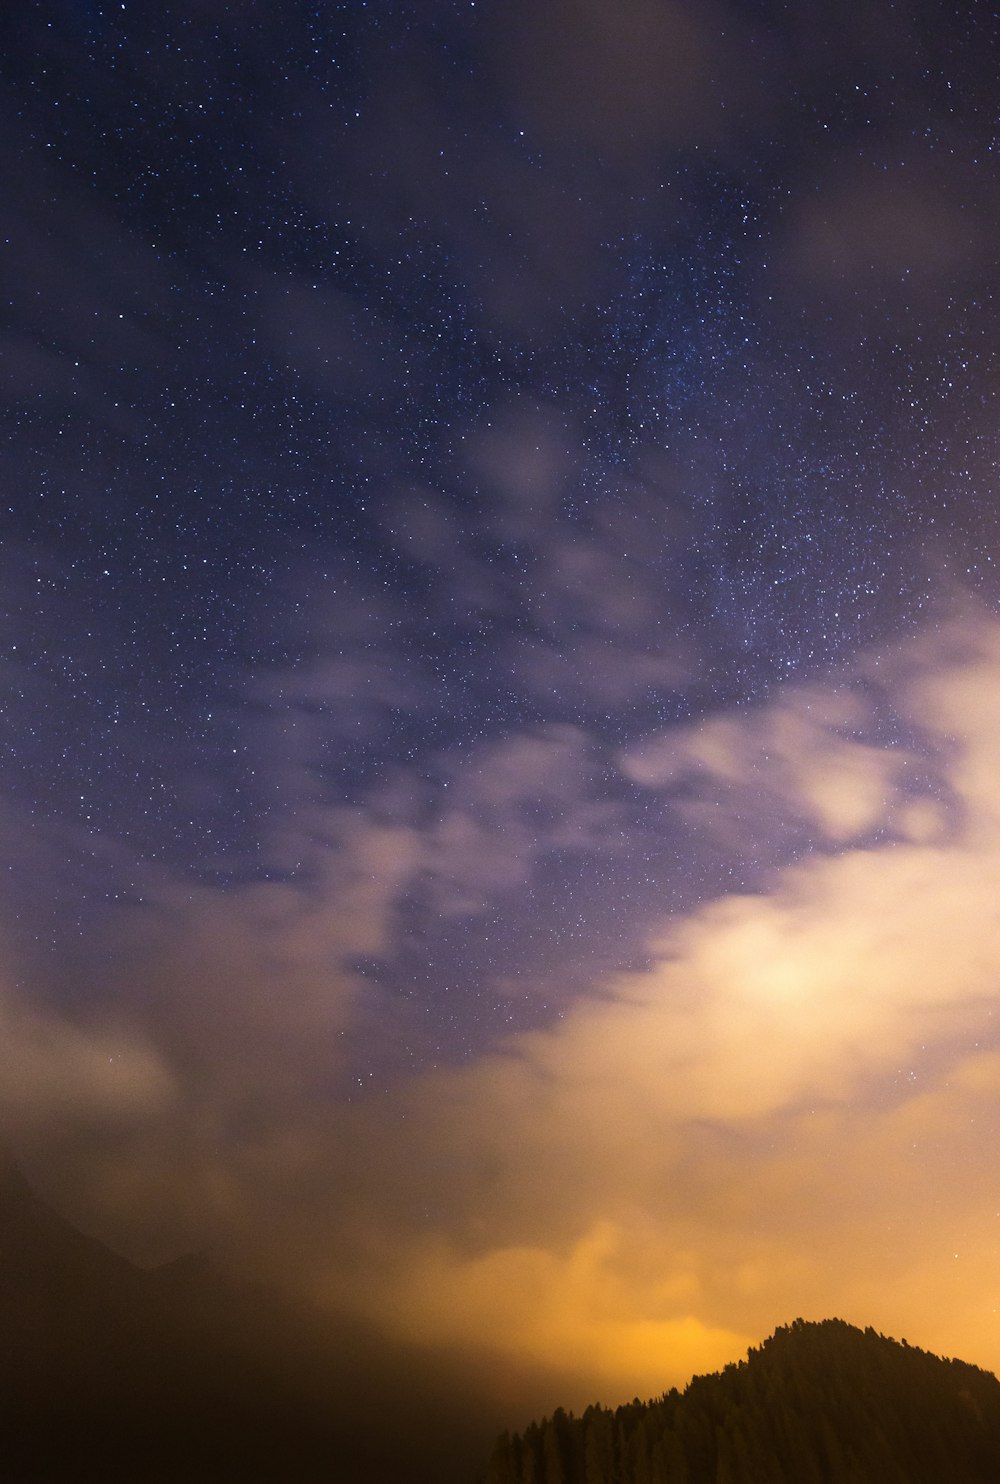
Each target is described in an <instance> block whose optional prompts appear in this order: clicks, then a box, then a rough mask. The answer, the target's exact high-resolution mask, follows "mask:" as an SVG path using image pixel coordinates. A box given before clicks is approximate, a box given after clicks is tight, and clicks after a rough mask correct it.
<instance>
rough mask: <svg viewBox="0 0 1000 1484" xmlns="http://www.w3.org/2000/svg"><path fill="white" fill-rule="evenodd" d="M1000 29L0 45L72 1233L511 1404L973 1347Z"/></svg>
mask: <svg viewBox="0 0 1000 1484" xmlns="http://www.w3.org/2000/svg"><path fill="white" fill-rule="evenodd" d="M998 39H1000V38H998V34H997V21H996V17H995V14H994V13H993V9H992V7H991V6H988V5H984V4H978V3H973V4H970V5H967V6H964V7H961V11H960V13H959V14H956V12H955V11H954V9H953V8H950V7H944V6H941V5H938V4H936V3H932V0H899V3H893V0H867V3H865V4H864V5H862V6H854V7H848V8H847V9H846V10H842V11H839V12H837V13H834V12H833V11H830V13H829V14H828V13H827V8H824V7H817V6H815V5H813V4H810V3H806V0H791V3H777V0H774V3H770V0H745V3H736V0H729V3H723V0H718V3H716V0H697V3H696V0H614V3H611V0H367V3H366V0H340V3H338V0H329V3H311V4H308V3H305V0H269V3H266V0H227V3H222V0H168V3H166V4H159V3H158V4H153V3H151V0H127V3H120V0H115V3H111V0H51V3H45V0H29V3H26V4H19V5H15V6H9V7H6V8H5V10H4V13H3V15H2V17H0V168H2V171H3V178H4V182H5V188H4V190H3V192H2V193H0V251H2V258H0V265H2V266H0V289H2V302H3V319H2V328H0V377H2V386H3V402H2V406H3V413H2V416H3V440H2V456H0V480H2V484H0V510H2V529H3V543H2V551H0V563H2V580H3V592H4V597H5V602H4V614H5V639H4V652H3V682H4V685H3V692H4V706H3V713H2V719H0V818H2V820H3V825H4V828H3V831H2V834H0V851H2V866H3V874H2V880H3V882H4V886H3V895H2V897H0V943H2V947H3V961H2V968H0V1032H2V1034H0V1115H2V1119H3V1128H4V1130H5V1137H7V1138H8V1139H9V1142H10V1144H11V1147H12V1148H13V1150H14V1151H15V1153H16V1154H17V1155H18V1156H19V1157H20V1158H21V1159H22V1161H23V1162H24V1164H25V1167H26V1168H27V1169H28V1170H29V1171H30V1173H31V1174H32V1176H33V1178H34V1179H35V1180H36V1182H37V1183H38V1184H39V1187H40V1188H41V1189H43V1190H44V1191H45V1193H46V1194H47V1195H49V1196H50V1197H51V1198H52V1199H53V1200H54V1201H55V1202H56V1203H57V1204H59V1206H60V1209H62V1210H64V1211H66V1212H67V1213H69V1214H70V1215H71V1216H72V1217H73V1219H74V1220H77V1221H78V1222H79V1223H80V1224H81V1225H83V1226H84V1227H85V1228H86V1229H87V1230H89V1231H92V1232H95V1233H97V1234H99V1235H101V1236H102V1237H103V1238H104V1239H105V1240H107V1241H109V1242H112V1243H113V1244H114V1245H115V1246H117V1247H118V1249H119V1250H122V1251H125V1252H127V1253H129V1254H130V1255H132V1256H134V1257H135V1258H136V1259H137V1260H141V1261H145V1262H153V1261H158V1260H161V1259H164V1258H167V1257H169V1256H172V1255H174V1254H175V1253H177V1252H179V1251H182V1250H186V1249H188V1248H193V1247H204V1246H208V1247H210V1248H212V1249H213V1250H216V1251H218V1252H220V1253H222V1254H227V1255H228V1258H229V1260H231V1261H234V1262H236V1263H243V1264H250V1265H251V1266H254V1267H255V1268H259V1267H263V1268H264V1269H265V1270H267V1271H275V1270H277V1269H280V1270H282V1271H283V1273H284V1275H285V1276H287V1269H288V1266H289V1264H288V1255H289V1254H290V1253H291V1254H294V1255H295V1262H294V1269H295V1273H296V1281H298V1282H299V1283H300V1284H301V1285H302V1286H303V1287H304V1288H305V1289H306V1290H307V1291H308V1293H309V1294H310V1295H311V1296H312V1297H314V1298H316V1299H318V1300H319V1301H320V1302H321V1303H323V1304H326V1305H328V1306H329V1307H330V1308H331V1310H336V1311H337V1312H348V1313H350V1314H351V1315H352V1316H355V1317H357V1318H360V1319H361V1320H363V1321H364V1322H365V1323H369V1324H371V1325H372V1326H374V1327H375V1328H376V1329H377V1330H378V1331H379V1332H380V1333H382V1334H383V1335H384V1336H385V1337H386V1341H387V1343H396V1342H399V1343H412V1344H418V1345H421V1346H424V1347H427V1350H428V1353H431V1352H434V1353H437V1352H440V1353H442V1354H443V1353H445V1352H447V1353H449V1354H451V1355H464V1354H472V1353H473V1352H475V1353H476V1354H477V1355H478V1356H480V1357H483V1356H484V1355H485V1357H486V1362H484V1370H483V1375H484V1378H485V1379H484V1381H483V1385H484V1387H486V1388H487V1389H489V1388H490V1387H491V1386H492V1387H493V1388H494V1389H495V1391H496V1393H497V1395H499V1396H501V1397H506V1398H508V1405H509V1407H510V1409H511V1412H512V1415H511V1417H510V1421H511V1422H512V1423H518V1422H519V1421H521V1420H523V1418H522V1416H521V1414H518V1413H517V1407H522V1406H523V1407H525V1408H527V1415H530V1413H531V1411H532V1410H535V1411H537V1410H540V1409H541V1407H542V1406H543V1405H551V1404H553V1403H554V1402H564V1403H566V1404H578V1403H580V1402H581V1401H586V1400H589V1399H592V1398H593V1397H595V1396H600V1397H602V1398H603V1399H604V1400H606V1401H611V1402H614V1401H618V1400H621V1399H623V1398H626V1397H630V1396H631V1395H632V1394H633V1393H634V1392H639V1393H641V1394H644V1395H645V1394H651V1393H654V1392H658V1391H661V1390H662V1389H663V1388H664V1386H666V1385H668V1384H672V1383H674V1382H676V1381H681V1382H683V1381H684V1380H685V1379H686V1378H687V1377H688V1376H689V1375H690V1374H691V1373H692V1371H693V1370H698V1369H705V1368H707V1367H710V1366H714V1365H717V1364H721V1363H723V1362H724V1361H727V1360H730V1359H733V1358H735V1357H736V1356H737V1355H738V1354H739V1353H740V1351H741V1349H742V1348H743V1347H745V1345H746V1344H747V1343H750V1342H756V1341H757V1340H759V1339H760V1338H762V1337H763V1335H764V1334H765V1333H767V1332H768V1330H769V1329H770V1328H772V1327H773V1326H774V1325H775V1324H778V1323H784V1322H787V1321H788V1320H790V1319H791V1318H792V1317H794V1315H796V1314H799V1313H803V1314H806V1315H807V1317H810V1316H811V1317H823V1316H825V1315H827V1314H832V1313H837V1314H840V1315H842V1316H843V1317H845V1318H847V1319H850V1320H852V1321H855V1322H860V1323H862V1324H867V1323H873V1324H875V1325H876V1326H878V1327H881V1328H883V1329H885V1330H886V1331H887V1332H890V1333H894V1334H907V1335H908V1336H909V1338H910V1339H911V1340H912V1341H914V1342H915V1343H922V1344H925V1345H926V1346H928V1347H930V1348H938V1349H941V1350H944V1351H945V1352H946V1353H951V1354H961V1355H963V1356H964V1357H965V1358H967V1359H970V1360H974V1361H977V1362H979V1363H980V1364H985V1365H988V1366H991V1367H996V1366H998V1365H1000V1319H998V1313H997V1309H998V1305H1000V1283H998V1279H997V1276H996V1275H997V1272H998V1271H1000V1268H998V1266H997V1259H998V1257H1000V1183H998V1179H997V1176H996V1140H997V1136H998V1133H1000V1129H998V1109H1000V1098H998V1094H1000V1027H998V1026H997V1024H996V1019H995V1016H994V1009H995V1006H996V1004H997V985H998V983H1000V916H998V911H997V903H998V902H1000V755H998V754H997V752H996V737H997V736H998V734H1000V618H998V612H997V609H998V600H1000V584H998V581H997V573H996V559H995V551H996V548H997V537H998V531H997V487H996V466H997V447H998V433H997V426H998V425H997V405H996V388H997V384H998V348H1000V312H998V307H997V304H996V300H995V295H994V286H995V282H996V276H997V246H996V244H997V241H998V240H1000V237H998V228H1000V194H998V186H1000V181H998V164H1000V161H998V152H1000V134H998V128H997V97H998V94H997V85H996V58H997V44H998ZM539 1377H543V1378H544V1379H543V1380H539V1379H538V1378H539ZM532 1378H534V1379H532ZM532 1387H534V1388H535V1389H534V1390H533V1389H532Z"/></svg>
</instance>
